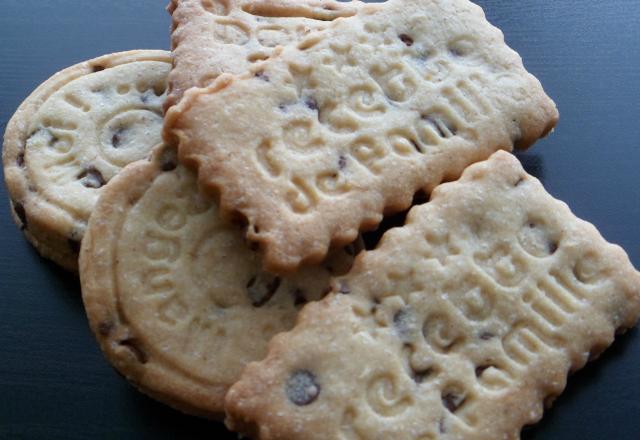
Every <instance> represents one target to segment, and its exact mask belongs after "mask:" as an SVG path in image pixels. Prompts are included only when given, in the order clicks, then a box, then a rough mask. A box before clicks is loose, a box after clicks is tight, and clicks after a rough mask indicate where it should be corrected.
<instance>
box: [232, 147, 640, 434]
mask: <svg viewBox="0 0 640 440" xmlns="http://www.w3.org/2000/svg"><path fill="white" fill-rule="evenodd" d="M639 314H640V274H639V273H638V272H636V271H635V270H634V268H633V266H632V265H631V263H630V262H629V259H628V257H627V255H626V254H625V252H624V251H623V250H622V249H621V248H620V247H618V246H615V245H611V244H609V243H607V242H606V241H605V240H604V239H603V238H602V236H601V235H600V234H599V233H598V232H597V230H596V229H595V228H594V227H593V225H591V224H589V223H587V222H585V221H582V220H580V219H578V218H576V217H575V216H574V215H573V214H572V213H571V211H570V210H569V208H568V207H567V205H565V204H564V203H562V202H559V201H557V200H555V199H553V198H552V197H551V196H550V195H549V194H548V193H546V191H545V190H544V188H543V187H542V185H541V184H540V182H538V181H537V180H536V179H535V178H533V177H531V176H529V175H527V174H526V173H525V172H524V170H523V169H522V167H521V165H520V164H519V162H518V161H517V159H515V158H514V157H513V156H511V155H510V154H508V153H504V152H498V153H495V154H494V155H493V156H492V157H491V158H490V159H489V160H488V161H485V162H482V163H479V164H476V165H472V166H471V167H469V168H468V169H467V170H466V171H465V172H464V173H463V175H462V177H461V179H460V180H459V181H457V182H454V183H447V184H443V185H441V186H439V187H438V188H436V189H435V191H434V192H433V195H432V200H431V201H430V202H429V203H427V204H425V205H421V206H418V207H415V208H413V209H412V210H411V212H410V214H409V216H408V220H407V223H406V225H405V226H404V227H402V228H396V229H392V230H390V231H389V232H387V233H386V234H385V236H384V237H383V239H382V241H381V243H380V245H379V247H378V248H377V249H376V250H374V251H371V252H367V253H364V254H360V256H359V257H358V258H357V260H356V263H355V266H354V268H353V269H352V271H351V272H350V273H349V274H348V275H346V276H344V277H342V278H340V279H338V280H337V281H336V282H335V287H334V293H332V294H331V295H330V296H328V297H327V298H325V299H324V300H323V301H321V302H319V303H314V304H310V305H309V306H307V307H306V308H305V309H304V310H303V311H302V313H301V315H300V317H299V320H298V323H297V325H296V327H295V328H294V329H293V330H292V331H290V332H288V333H283V334H280V335H278V336H276V337H275V338H274V339H273V340H272V341H271V343H270V346H269V354H268V356H267V358H266V359H265V360H264V361H261V362H257V363H253V364H250V365H249V367H248V368H247V369H246V370H245V373H244V375H243V376H242V378H241V380H240V381H239V382H237V383H236V384H235V385H234V386H233V387H232V388H231V390H230V391H229V393H228V394H227V398H226V411H227V413H228V424H229V426H230V427H232V428H234V429H237V430H241V431H243V432H247V433H249V434H251V435H253V436H254V437H255V438H259V439H262V440H267V439H281V440H283V439H300V438H304V439H309V440H318V439H345V440H346V439H394V440H404V439H421V440H426V439H432V440H433V439H461V438H464V439H468V440H475V439H478V440H495V439H517V438H519V434H520V430H521V428H522V427H523V426H525V425H528V424H531V423H535V422H537V421H538V420H539V419H540V418H541V417H542V413H543V404H544V403H547V404H550V403H551V401H552V400H553V399H554V398H555V397H556V396H557V395H559V394H560V393H561V392H562V391H563V389H564V387H565V384H566V378H567V374H568V373H569V372H571V371H574V370H576V369H579V368H581V367H582V366H583V365H584V364H585V363H586V362H587V361H588V360H589V359H593V358H594V357H596V356H598V355H599V354H600V353H601V352H602V351H603V350H604V349H605V348H606V347H607V346H609V344H611V343H612V341H613V340H614V335H615V333H616V331H622V330H624V329H626V328H629V327H631V326H633V325H634V324H635V322H636V320H637V319H638V316H639Z"/></svg>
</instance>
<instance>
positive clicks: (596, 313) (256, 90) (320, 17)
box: [3, 0, 640, 440]
mask: <svg viewBox="0 0 640 440" xmlns="http://www.w3.org/2000/svg"><path fill="white" fill-rule="evenodd" d="M169 12H170V13H171V15H172V18H173V26H172V35H171V43H172V53H168V52H164V51H151V50H140V51H132V52H126V53H118V54H111V55H106V56H102V57H100V58H96V59H93V60H91V61H87V62H84V63H81V64H78V65H76V66H73V67H70V68H68V69H66V70H64V71H62V72H60V73H58V74H56V75H54V76H53V77H52V78H51V79H49V80H48V81H46V82H45V83H44V84H42V85H41V86H40V87H39V88H38V89H37V90H36V91H34V92H33V94H32V95H31V96H29V98H28V99H27V100H26V101H25V102H24V103H23V104H22V105H21V106H20V108H19V109H18V110H17V112H16V114H15V115H14V117H13V118H12V120H11V121H10V123H9V125H8V126H7V130H6V133H5V138H4V148H3V163H4V170H5V176H6V183H7V186H8V189H9V193H10V197H11V205H12V208H13V209H12V212H13V215H14V218H15V220H16V223H17V224H18V225H19V227H20V228H21V229H22V230H23V232H24V234H25V236H26V237H27V239H28V240H29V241H30V242H31V243H32V244H33V245H34V246H35V247H36V248H37V249H38V251H39V252H40V253H41V254H42V255H43V256H44V257H46V258H49V259H51V260H53V261H55V262H56V263H58V264H59V265H60V266H62V267H64V268H66V269H68V270H70V271H78V272H79V275H80V279H81V284H82V296H83V301H84V305H85V308H86V312H87V316H88V318H89V322H90V325H91V329H92V330H93V332H94V334H95V336H96V338H97V340H98V342H99V344H100V346H101V348H102V350H103V351H104V353H105V355H106V357H107V359H108V360H109V361H110V362H111V363H112V364H113V365H114V366H115V368H117V369H118V370H119V371H120V372H121V373H122V374H123V375H124V376H125V377H126V378H127V379H128V380H129V381H131V382H132V383H133V384H134V385H135V386H136V387H137V388H138V389H139V390H140V391H142V392H144V393H146V394H148V395H150V396H152V397H154V398H156V399H158V400H160V401H162V402H164V403H166V404H168V405H171V406H172V407H174V408H176V409H178V410H181V411H184V412H187V413H190V414H195V415H199V416H203V417H208V418H213V419H224V420H225V423H226V425H227V427H228V428H229V429H231V430H235V431H238V432H240V433H242V434H244V435H246V436H249V437H251V438H254V439H261V440H270V439H286V440H293V439H305V440H307V439H312V440H316V439H317V440H320V439H322V440H324V439H341V440H351V439H354V440H355V439H359V440H364V439H398V440H403V439H420V440H435V439H483V440H484V439H487V440H493V439H503V438H504V439H517V438H519V436H520V431H521V429H522V427H523V426H525V425H529V424H532V423H535V422H537V421H538V420H540V418H541V417H542V413H543V409H544V406H545V405H549V404H550V403H551V402H552V401H553V399H554V398H555V397H556V396H557V395H559V394H560V393H561V392H562V390H563V389H564V387H565V384H566V380H567V375H568V373H570V372H571V371H574V370H576V369H579V368H581V367H582V366H583V365H584V364H585V363H586V362H587V361H588V360H589V359H593V358H595V357H597V356H598V355H599V354H600V353H601V352H602V351H603V350H604V349H606V348H607V347H608V346H609V345H610V344H611V343H612V342H613V339H614V335H615V334H616V333H617V332H621V331H624V330H626V329H628V328H630V327H632V326H633V325H635V322H636V320H637V319H638V317H639V316H640V273H638V272H637V271H636V270H635V269H634V268H633V266H632V265H631V263H630V262H629V259H628V257H627V255H626V254H625V252H624V251H623V250H622V249H621V248H620V247H618V246H615V245H612V244H609V243H607V242H606V241H605V240H604V239H603V238H602V236H601V235H600V234H599V233H598V231H597V230H596V229H595V228H594V227H593V226H592V225H591V224H589V223H587V222H585V221H582V220H580V219H578V218H576V217H575V216H574V215H573V214H572V213H571V211H570V210H569V208H568V207H567V205H565V204H564V203H562V202H560V201H557V200H555V199H554V198H552V197H551V196H550V195H549V194H548V193H547V192H546V191H545V190H544V188H543V187H542V185H541V184H540V182H539V181H538V180H537V179H535V178H534V177H532V176H530V175H528V174H527V173H526V172H525V171H524V170H523V168H522V166H521V164H520V163H519V161H518V160H517V159H516V157H515V156H513V155H511V154H510V153H509V152H510V151H512V150H513V149H514V148H518V149H525V148H528V147H530V146H531V145H532V144H533V143H535V141H536V140H537V139H539V138H541V137H543V136H545V135H547V134H548V133H550V132H551V131H552V130H553V128H554V127H555V125H556V123H557V120H558V112H557V110H556V107H555V105H554V103H553V102H552V101H551V99H550V98H549V97H547V96H546V94H545V93H544V91H543V89H542V86H541V84H540V83H539V81H538V80H537V79H536V78H534V77H533V76H532V75H531V74H529V73H528V72H527V71H526V70H525V69H524V67H523V64H522V61H521V59H520V57H519V56H518V54H517V53H515V52H514V51H513V50H511V49H510V48H509V47H508V46H507V45H506V44H505V42H504V37H503V35H502V33H501V32H500V31H499V30H498V29H496V28H495V27H493V26H491V25H490V24H489V23H488V22H487V20H486V19H485V16H484V14H483V11H482V9H481V8H480V7H478V6H476V5H474V4H473V3H471V2H469V1H467V0H388V1H387V2H386V3H371V4H367V3H362V2H359V1H351V2H347V3H344V2H337V1H332V0H255V1H251V0H172V2H171V4H170V5H169ZM419 194H427V195H428V200H429V201H428V202H426V203H422V204H418V200H419V198H420V197H418V196H417V195H419ZM409 209H410V210H409ZM407 210H409V212H408V214H407V217H406V223H405V224H404V226H402V227H397V228H393V229H390V230H388V231H387V232H386V233H385V234H384V235H383V236H382V238H381V240H380V241H379V242H378V243H370V242H367V243H365V242H363V240H362V238H361V236H360V234H361V233H362V232H365V231H370V230H373V229H376V228H377V227H378V226H379V224H380V223H381V221H382V220H383V219H384V218H385V216H390V215H393V214H395V213H399V212H404V211H407Z"/></svg>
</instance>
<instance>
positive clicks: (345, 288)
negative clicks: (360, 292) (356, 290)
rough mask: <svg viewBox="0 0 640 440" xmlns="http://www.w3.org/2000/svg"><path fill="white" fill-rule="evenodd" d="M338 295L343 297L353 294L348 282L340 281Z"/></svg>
mask: <svg viewBox="0 0 640 440" xmlns="http://www.w3.org/2000/svg"><path fill="white" fill-rule="evenodd" d="M338 293H341V294H343V295H347V294H349V293H351V287H349V284H347V282H346V281H340V284H339V285H338Z"/></svg>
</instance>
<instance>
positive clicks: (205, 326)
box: [80, 148, 359, 418]
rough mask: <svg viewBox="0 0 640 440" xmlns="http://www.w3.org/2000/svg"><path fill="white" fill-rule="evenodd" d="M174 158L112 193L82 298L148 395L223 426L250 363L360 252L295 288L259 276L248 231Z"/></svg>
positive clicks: (298, 277)
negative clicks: (231, 395) (221, 211)
mask: <svg viewBox="0 0 640 440" xmlns="http://www.w3.org/2000/svg"><path fill="white" fill-rule="evenodd" d="M176 164H177V162H176V157H175V150H172V149H170V148H162V149H158V150H157V151H156V152H155V153H154V155H153V157H152V159H151V161H150V162H149V161H140V162H138V163H135V164H131V165H130V166H129V167H127V168H126V169H125V170H124V171H123V172H122V173H121V174H120V175H119V176H117V177H116V178H115V179H114V180H113V181H112V182H110V183H109V185H107V186H106V187H105V189H104V191H103V193H102V196H101V197H100V199H99V201H98V203H97V205H96V208H95V212H94V214H93V215H92V216H91V220H90V221H89V227H88V229H87V233H86V235H85V238H84V240H83V243H82V251H81V255H80V278H81V282H82V296H83V300H84V304H85V308H86V311H87V315H88V317H89V321H90V324H91V328H92V330H93V332H94V333H95V335H96V337H97V339H98V341H99V342H100V346H101V347H102V350H103V351H104V353H105V355H106V356H107V358H108V359H109V361H110V362H111V363H112V364H113V365H114V366H115V367H116V368H117V369H118V370H119V371H120V372H121V373H122V374H123V375H124V376H126V377H127V378H128V379H129V380H130V381H131V382H133V383H134V384H135V385H136V386H137V387H138V388H139V389H141V390H142V391H143V392H145V393H147V394H149V395H151V396H153V397H155V398H157V399H159V400H161V401H163V402H165V403H167V404H169V405H171V406H173V407H176V408H178V409H180V410H183V411H186V412H189V413H192V414H197V415H202V416H207V417H213V418H221V417H222V414H223V403H224V395H225V393H226V391H227V389H228V388H229V387H230V386H231V385H232V384H233V383H234V382H235V381H236V380H237V379H238V378H239V377H240V373H241V372H242V369H243V368H244V366H245V364H246V363H248V362H249V361H254V360H259V359H261V358H262V357H264V355H265V354H266V348H267V342H268V341H269V339H271V337H272V336H273V335H275V334H276V333H279V332H282V331H285V330H288V329H290V328H291V327H293V324H294V320H295V318H296V315H297V313H298V310H299V308H300V307H302V305H303V304H304V303H306V302H307V301H312V300H317V299H320V298H321V297H322V296H323V295H324V294H326V293H327V292H328V291H329V277H330V276H331V275H338V274H345V273H346V272H347V271H348V270H349V269H350V267H351V263H352V262H353V257H354V255H355V253H356V251H357V250H359V246H358V247H354V246H350V247H348V248H345V249H342V250H336V251H333V252H332V253H330V256H329V258H328V260H327V261H325V262H324V263H323V264H322V265H318V266H314V267H305V268H301V270H300V271H299V272H298V273H296V274H295V275H292V276H290V277H288V278H282V277H277V276H273V275H269V274H267V273H265V272H263V271H262V270H261V264H260V260H259V256H258V254H257V253H256V252H255V251H253V250H251V249H250V248H249V247H248V246H247V243H246V242H245V240H244V235H243V228H242V227H240V226H238V225H230V224H227V223H225V222H223V221H222V220H221V219H220V217H219V216H218V212H217V211H218V210H217V208H216V206H215V205H214V204H211V203H210V202H207V201H205V200H204V199H203V198H202V197H201V196H200V195H199V193H198V189H197V185H196V177H195V174H194V173H193V172H192V171H189V170H187V169H186V168H185V167H183V166H182V165H176Z"/></svg>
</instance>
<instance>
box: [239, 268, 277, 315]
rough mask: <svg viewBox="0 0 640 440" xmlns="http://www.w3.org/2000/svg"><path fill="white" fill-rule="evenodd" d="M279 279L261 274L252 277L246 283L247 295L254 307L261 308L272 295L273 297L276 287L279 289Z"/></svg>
mask: <svg viewBox="0 0 640 440" xmlns="http://www.w3.org/2000/svg"><path fill="white" fill-rule="evenodd" d="M280 281H281V280H280V277H274V276H272V275H267V274H264V273H263V274H261V275H257V276H254V277H252V278H251V279H250V280H249V282H248V283H247V295H248V296H249V299H250V300H251V305H253V306H254V307H262V306H263V305H265V304H266V303H267V302H269V300H270V299H271V298H273V295H275V293H276V291H277V290H278V287H280Z"/></svg>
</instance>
